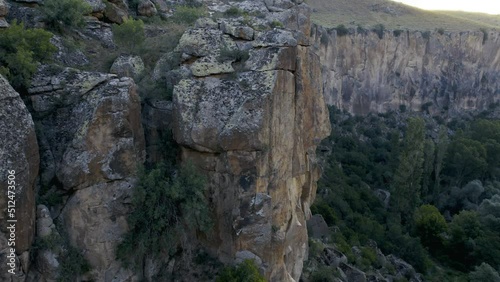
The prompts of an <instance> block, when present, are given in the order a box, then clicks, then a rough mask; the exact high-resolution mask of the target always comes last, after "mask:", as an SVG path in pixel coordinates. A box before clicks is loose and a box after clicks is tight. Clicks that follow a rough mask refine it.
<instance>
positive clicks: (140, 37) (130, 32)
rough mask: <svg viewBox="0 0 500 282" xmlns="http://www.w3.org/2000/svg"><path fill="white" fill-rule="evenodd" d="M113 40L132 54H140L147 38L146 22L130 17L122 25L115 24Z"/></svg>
mask: <svg viewBox="0 0 500 282" xmlns="http://www.w3.org/2000/svg"><path fill="white" fill-rule="evenodd" d="M112 29H113V40H114V41H115V43H116V44H118V46H119V47H123V48H125V49H126V50H127V51H128V52H129V53H131V54H137V53H139V51H140V49H141V47H142V46H143V43H144V40H145V39H146V36H145V34H144V22H143V21H142V20H134V19H133V18H132V17H129V18H128V19H127V20H126V21H124V22H123V23H122V24H121V25H118V24H113V27H112Z"/></svg>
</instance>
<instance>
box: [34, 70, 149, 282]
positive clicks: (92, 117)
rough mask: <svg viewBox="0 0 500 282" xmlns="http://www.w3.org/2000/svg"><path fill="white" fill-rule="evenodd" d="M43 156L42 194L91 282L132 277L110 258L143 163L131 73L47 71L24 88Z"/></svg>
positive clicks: (140, 126) (140, 127)
mask: <svg viewBox="0 0 500 282" xmlns="http://www.w3.org/2000/svg"><path fill="white" fill-rule="evenodd" d="M28 99H29V101H30V105H31V108H32V111H33V116H34V119H35V122H36V124H37V129H38V131H37V133H38V139H39V143H40V154H41V167H42V170H41V173H40V177H41V186H42V189H41V191H44V192H43V193H42V195H40V196H41V197H42V198H43V197H44V196H46V195H47V194H50V193H52V194H53V195H55V197H56V198H61V199H62V200H61V204H58V205H55V206H54V207H51V214H52V216H53V217H54V218H56V217H57V218H58V220H59V222H60V224H61V228H62V230H64V231H65V232H66V233H67V235H68V237H69V238H68V239H69V243H70V244H71V245H72V246H73V247H76V248H77V249H79V250H80V251H81V252H82V254H84V256H85V258H86V259H87V260H88V262H89V263H90V265H91V268H92V271H91V277H92V279H94V280H96V281H111V280H112V279H117V280H116V281H124V280H126V279H127V278H128V277H130V276H131V275H132V273H131V272H129V271H126V270H124V269H123V268H122V267H121V266H120V263H119V262H117V261H116V260H115V247H116V245H117V243H118V242H119V241H120V240H121V236H122V235H123V234H124V233H125V232H126V231H127V221H126V215H127V213H128V212H129V203H130V199H129V197H130V193H131V190H132V187H133V185H134V184H135V175H136V169H137V167H138V166H139V165H140V164H142V163H143V161H144V158H145V156H144V155H145V153H144V132H143V129H142V125H141V117H140V116H141V114H140V101H139V97H138V95H137V93H136V91H135V84H134V82H133V80H132V79H130V78H118V77H117V76H116V75H112V74H101V73H91V72H80V71H77V70H74V69H70V68H66V69H63V70H57V69H55V70H53V69H50V68H44V69H42V70H41V71H39V73H38V74H37V75H36V76H35V77H34V79H33V82H32V86H31V88H30V89H29V97H28Z"/></svg>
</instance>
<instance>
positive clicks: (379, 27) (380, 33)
mask: <svg viewBox="0 0 500 282" xmlns="http://www.w3.org/2000/svg"><path fill="white" fill-rule="evenodd" d="M372 31H373V32H375V33H376V34H377V35H378V38H380V39H382V38H384V31H385V26H384V25H383V24H376V25H375V26H374V27H373V28H372Z"/></svg>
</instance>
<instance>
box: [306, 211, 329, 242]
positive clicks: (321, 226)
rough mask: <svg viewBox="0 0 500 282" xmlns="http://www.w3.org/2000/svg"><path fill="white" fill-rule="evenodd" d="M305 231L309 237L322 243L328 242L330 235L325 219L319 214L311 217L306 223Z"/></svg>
mask: <svg viewBox="0 0 500 282" xmlns="http://www.w3.org/2000/svg"><path fill="white" fill-rule="evenodd" d="M307 230H308V231H309V232H308V233H309V236H310V237H312V238H315V239H320V240H323V241H328V239H329V237H330V234H331V232H330V229H329V228H328V225H327V224H326V222H325V219H323V216H322V215H320V214H315V215H313V216H312V217H311V218H310V219H309V220H308V221H307Z"/></svg>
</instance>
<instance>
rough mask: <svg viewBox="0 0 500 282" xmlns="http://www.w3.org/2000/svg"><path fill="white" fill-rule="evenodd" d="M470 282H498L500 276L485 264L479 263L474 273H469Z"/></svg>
mask: <svg viewBox="0 0 500 282" xmlns="http://www.w3.org/2000/svg"><path fill="white" fill-rule="evenodd" d="M469 281H470V282H486V281H488V282H500V275H499V274H498V272H497V271H496V270H495V269H494V268H493V267H491V265H489V264H487V263H484V262H483V263H481V265H480V266H476V268H475V269H474V271H472V272H471V273H469Z"/></svg>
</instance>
